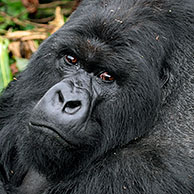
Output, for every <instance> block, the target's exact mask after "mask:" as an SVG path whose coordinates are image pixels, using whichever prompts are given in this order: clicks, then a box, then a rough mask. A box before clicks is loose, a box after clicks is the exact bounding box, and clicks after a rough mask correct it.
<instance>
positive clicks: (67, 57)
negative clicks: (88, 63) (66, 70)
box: [65, 55, 78, 65]
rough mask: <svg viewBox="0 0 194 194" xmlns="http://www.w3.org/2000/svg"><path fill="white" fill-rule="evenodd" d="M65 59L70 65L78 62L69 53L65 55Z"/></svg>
mask: <svg viewBox="0 0 194 194" xmlns="http://www.w3.org/2000/svg"><path fill="white" fill-rule="evenodd" d="M65 61H66V62H67V63H68V64H70V65H76V64H77V62H78V60H77V58H76V57H74V56H71V55H65Z"/></svg>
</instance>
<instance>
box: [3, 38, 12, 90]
mask: <svg viewBox="0 0 194 194" xmlns="http://www.w3.org/2000/svg"><path fill="white" fill-rule="evenodd" d="M8 44H9V41H8V40H7V39H4V38H2V37H1V36H0V92H1V91H2V89H3V88H5V87H6V86H7V84H8V83H9V82H10V81H11V79H12V76H11V70H10V67H9V56H8Z"/></svg>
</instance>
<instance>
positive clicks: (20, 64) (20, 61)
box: [15, 57, 29, 72]
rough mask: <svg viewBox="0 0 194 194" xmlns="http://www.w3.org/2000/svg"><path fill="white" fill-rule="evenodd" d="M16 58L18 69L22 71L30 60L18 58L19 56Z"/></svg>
mask: <svg viewBox="0 0 194 194" xmlns="http://www.w3.org/2000/svg"><path fill="white" fill-rule="evenodd" d="M15 59H16V66H17V68H18V70H19V71H20V72H21V71H23V70H24V69H25V68H26V66H27V64H28V61H29V60H28V59H24V58H18V57H16V58H15Z"/></svg>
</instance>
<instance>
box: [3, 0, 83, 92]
mask: <svg viewBox="0 0 194 194" xmlns="http://www.w3.org/2000/svg"><path fill="white" fill-rule="evenodd" d="M79 1H80V0H0V93H1V91H2V90H3V89H4V88H5V87H6V86H7V84H8V83H9V82H10V81H11V80H12V79H16V75H17V74H18V73H19V72H21V71H22V70H24V69H25V67H26V65H27V63H28V60H29V58H30V57H31V55H32V54H33V53H34V52H35V51H36V50H37V48H38V47H39V45H40V44H41V42H42V41H43V40H44V39H46V38H47V37H48V36H50V35H51V34H52V33H54V32H55V31H56V30H57V29H59V28H60V27H61V26H62V25H63V24H64V23H65V21H66V20H67V18H68V17H69V15H70V14H71V13H72V11H73V10H74V9H75V8H76V7H77V5H78V4H79Z"/></svg>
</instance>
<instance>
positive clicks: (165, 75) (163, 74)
mask: <svg viewBox="0 0 194 194" xmlns="http://www.w3.org/2000/svg"><path fill="white" fill-rule="evenodd" d="M169 78H170V69H169V67H168V66H167V65H164V66H163V67H162V68H161V70H160V87H161V88H163V87H164V86H165V85H166V84H167V82H168V80H169Z"/></svg>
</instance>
